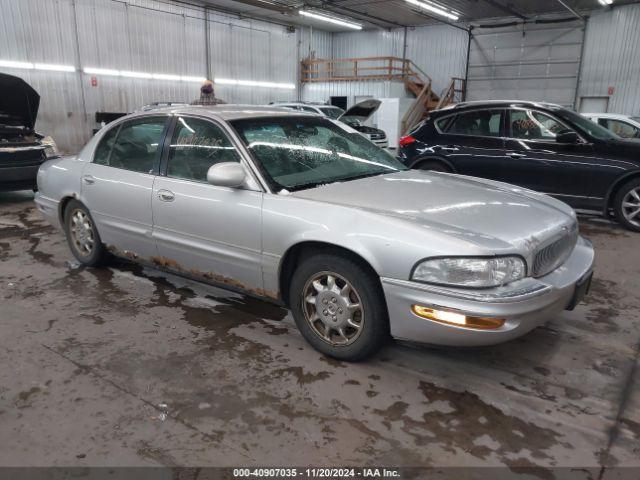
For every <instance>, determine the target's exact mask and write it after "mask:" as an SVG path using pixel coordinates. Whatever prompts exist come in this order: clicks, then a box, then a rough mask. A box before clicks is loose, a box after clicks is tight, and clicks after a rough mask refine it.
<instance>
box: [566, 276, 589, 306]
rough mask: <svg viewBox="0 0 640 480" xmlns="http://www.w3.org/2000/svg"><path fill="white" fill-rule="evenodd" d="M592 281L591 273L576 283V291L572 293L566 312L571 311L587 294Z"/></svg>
mask: <svg viewBox="0 0 640 480" xmlns="http://www.w3.org/2000/svg"><path fill="white" fill-rule="evenodd" d="M592 279H593V272H589V273H587V274H586V275H585V276H584V277H582V278H581V279H580V280H579V281H578V283H576V289H575V291H574V292H573V298H572V299H571V301H570V302H569V305H567V310H573V309H574V308H576V305H578V304H579V303H580V302H581V301H582V299H583V298H584V297H585V296H586V295H587V294H588V293H589V289H590V288H591V280H592Z"/></svg>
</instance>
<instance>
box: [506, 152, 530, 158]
mask: <svg viewBox="0 0 640 480" xmlns="http://www.w3.org/2000/svg"><path fill="white" fill-rule="evenodd" d="M507 156H508V157H511V158H524V157H526V156H527V155H526V154H524V153H518V152H507Z"/></svg>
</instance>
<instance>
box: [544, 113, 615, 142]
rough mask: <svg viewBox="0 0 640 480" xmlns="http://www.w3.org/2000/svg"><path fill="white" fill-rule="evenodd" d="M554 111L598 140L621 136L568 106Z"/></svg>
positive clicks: (613, 138)
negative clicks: (569, 108)
mask: <svg viewBox="0 0 640 480" xmlns="http://www.w3.org/2000/svg"><path fill="white" fill-rule="evenodd" d="M553 112H554V113H555V114H556V115H557V116H558V117H560V118H561V119H563V120H565V121H567V122H569V123H571V124H573V125H574V126H576V127H578V128H579V129H580V130H582V131H583V132H584V133H586V134H588V135H589V136H591V137H593V138H596V139H598V140H615V139H619V138H620V137H618V136H617V135H616V134H614V133H612V132H610V131H609V130H607V129H606V128H604V127H601V126H600V125H598V124H597V123H595V122H592V121H591V120H589V119H588V118H585V117H583V116H582V115H580V114H578V113H576V112H572V111H571V110H567V109H566V108H558V109H555V110H553Z"/></svg>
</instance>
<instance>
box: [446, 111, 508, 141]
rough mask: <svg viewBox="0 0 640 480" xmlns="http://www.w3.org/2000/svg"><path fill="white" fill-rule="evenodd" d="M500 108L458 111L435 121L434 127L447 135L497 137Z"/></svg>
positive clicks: (498, 134) (498, 133)
mask: <svg viewBox="0 0 640 480" xmlns="http://www.w3.org/2000/svg"><path fill="white" fill-rule="evenodd" d="M501 115H502V111H501V110H476V111H473V112H464V113H459V114H458V115H452V116H450V117H445V118H442V119H440V120H437V121H436V127H438V130H440V132H442V133H446V134H449V135H473V136H476V137H499V136H500V117H501Z"/></svg>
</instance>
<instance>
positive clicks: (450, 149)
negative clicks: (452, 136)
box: [440, 145, 460, 152]
mask: <svg viewBox="0 0 640 480" xmlns="http://www.w3.org/2000/svg"><path fill="white" fill-rule="evenodd" d="M440 150H442V151H444V152H457V151H458V150H460V149H459V148H458V147H456V146H454V145H447V146H446V147H440Z"/></svg>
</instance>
